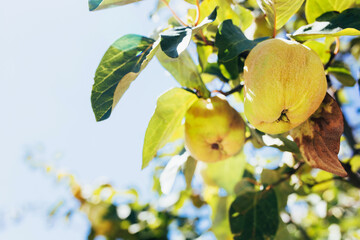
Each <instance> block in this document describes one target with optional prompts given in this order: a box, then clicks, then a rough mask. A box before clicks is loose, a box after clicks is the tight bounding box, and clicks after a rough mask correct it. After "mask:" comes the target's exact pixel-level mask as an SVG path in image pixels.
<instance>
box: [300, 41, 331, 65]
mask: <svg viewBox="0 0 360 240" xmlns="http://www.w3.org/2000/svg"><path fill="white" fill-rule="evenodd" d="M304 45H305V46H307V47H309V48H311V49H312V50H313V51H314V52H316V53H317V54H318V55H319V57H320V59H321V62H322V63H323V64H326V63H327V62H328V61H329V59H330V49H327V48H326V45H325V44H324V43H321V42H318V41H315V40H309V41H306V42H305V43H304Z"/></svg>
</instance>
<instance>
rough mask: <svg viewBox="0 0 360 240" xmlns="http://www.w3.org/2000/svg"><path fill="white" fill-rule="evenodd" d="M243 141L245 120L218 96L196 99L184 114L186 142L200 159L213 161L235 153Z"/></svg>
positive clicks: (223, 97)
mask: <svg viewBox="0 0 360 240" xmlns="http://www.w3.org/2000/svg"><path fill="white" fill-rule="evenodd" d="M244 142H245V123H244V121H243V120H242V118H241V116H240V115H239V113H238V112H237V111H236V110H235V109H233V108H232V107H231V106H230V104H229V103H228V102H227V101H226V98H225V96H223V95H218V96H215V97H211V98H208V99H203V98H200V99H198V100H197V101H196V102H195V103H194V104H193V105H192V106H191V107H190V108H189V110H188V111H187V113H186V115H185V144H186V147H187V149H188V150H189V151H190V153H191V155H192V156H193V157H194V158H195V159H196V160H199V161H203V162H216V161H220V160H224V159H226V158H229V157H231V156H233V155H235V154H236V153H238V152H239V151H240V150H241V148H242V147H243V145H244Z"/></svg>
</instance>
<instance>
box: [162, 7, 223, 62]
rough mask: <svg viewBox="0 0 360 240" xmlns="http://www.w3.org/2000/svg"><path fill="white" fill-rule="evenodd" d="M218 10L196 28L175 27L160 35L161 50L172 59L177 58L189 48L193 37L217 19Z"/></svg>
mask: <svg viewBox="0 0 360 240" xmlns="http://www.w3.org/2000/svg"><path fill="white" fill-rule="evenodd" d="M216 15H217V8H215V9H214V10H213V11H212V12H211V14H210V15H209V16H208V17H206V18H205V19H204V20H203V21H202V22H201V23H200V24H199V25H198V26H196V27H175V28H172V29H169V30H166V31H164V32H162V33H160V38H161V41H160V46H161V50H162V51H163V52H164V53H165V54H166V55H167V56H169V57H171V58H177V57H179V55H180V54H181V53H182V52H183V51H185V50H186V48H187V47H188V45H189V43H190V41H191V37H192V35H193V34H196V33H197V32H198V31H200V30H201V29H202V28H204V27H205V26H207V25H208V24H210V23H211V22H213V21H214V20H215V19H216Z"/></svg>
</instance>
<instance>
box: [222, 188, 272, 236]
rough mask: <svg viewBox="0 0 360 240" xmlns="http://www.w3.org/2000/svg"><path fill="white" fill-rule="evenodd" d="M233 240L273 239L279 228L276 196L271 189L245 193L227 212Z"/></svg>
mask: <svg viewBox="0 0 360 240" xmlns="http://www.w3.org/2000/svg"><path fill="white" fill-rule="evenodd" d="M229 217H230V227H231V232H232V233H233V234H234V240H248V239H256V240H265V239H273V238H274V236H275V234H276V231H277V229H278V226H279V214H278V206H277V199H276V194H275V191H274V190H273V189H271V188H270V189H269V190H264V191H261V192H245V193H243V194H241V195H239V196H238V197H237V198H236V199H235V201H234V202H233V203H232V204H231V207H230V210H229Z"/></svg>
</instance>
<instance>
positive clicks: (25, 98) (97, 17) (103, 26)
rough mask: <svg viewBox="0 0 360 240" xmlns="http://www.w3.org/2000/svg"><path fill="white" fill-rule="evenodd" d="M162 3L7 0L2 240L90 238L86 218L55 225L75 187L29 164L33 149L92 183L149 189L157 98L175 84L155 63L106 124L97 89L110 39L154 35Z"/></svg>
mask: <svg viewBox="0 0 360 240" xmlns="http://www.w3.org/2000/svg"><path fill="white" fill-rule="evenodd" d="M154 5H155V1H144V2H142V3H140V4H133V5H128V6H124V7H118V8H113V9H109V10H102V11H98V12H89V11H88V6H87V1H86V0H79V1H74V0H63V1H56V2H54V1H48V0H38V1H26V0H18V1H5V2H3V3H2V7H1V8H0V29H1V31H2V34H1V35H2V37H1V38H0V53H1V55H0V69H1V71H0V79H1V83H2V93H1V94H0V102H1V110H2V111H1V112H2V118H1V124H0V145H1V151H0V161H1V168H0V183H1V185H0V186H1V189H2V191H1V192H2V194H1V195H2V197H1V198H0V239H4V240H13V239H52V240H56V239H84V238H85V236H86V231H87V225H86V221H85V219H84V217H83V216H81V215H80V216H77V217H75V218H74V219H73V221H72V222H71V223H70V224H68V223H66V222H64V221H62V220H57V222H56V223H55V224H53V226H51V224H49V222H48V219H47V218H46V214H47V211H48V210H49V209H50V207H51V206H52V205H54V204H55V203H56V202H57V201H58V200H61V199H63V198H64V196H66V194H68V190H67V189H66V188H65V186H64V185H59V184H57V183H56V182H55V181H54V180H53V179H52V178H51V177H50V176H48V175H46V174H44V173H43V172H42V171H39V170H36V169H32V168H30V167H29V166H28V165H27V164H26V163H25V155H26V154H27V152H28V151H29V150H31V151H33V150H34V151H35V152H39V155H40V157H41V159H43V160H44V161H48V162H50V163H52V164H54V165H55V166H57V167H60V168H62V169H65V170H67V171H69V172H72V173H74V174H76V176H77V177H78V178H79V180H81V182H83V183H94V182H95V181H96V179H98V178H99V177H102V176H106V177H107V178H108V179H110V180H111V182H112V183H113V184H114V185H115V186H116V187H119V188H122V187H126V186H133V185H137V186H138V187H139V188H140V189H142V190H143V194H144V195H146V189H148V188H147V187H148V186H149V184H150V183H149V181H148V176H149V170H144V171H141V170H140V168H141V150H142V143H143V136H144V133H145V130H146V126H147V122H148V121H149V119H150V117H151V115H152V113H153V111H154V109H155V103H156V98H157V97H158V96H159V95H160V94H161V93H163V92H164V91H166V90H167V89H169V88H171V87H172V86H176V85H177V84H176V82H175V81H174V80H172V79H171V77H169V76H168V75H166V74H165V72H164V70H163V69H162V67H161V66H160V65H159V64H158V63H157V60H155V59H154V60H153V61H152V62H151V63H150V64H149V65H148V67H147V69H145V71H144V72H142V73H141V74H140V76H139V77H138V79H137V80H136V81H135V82H134V83H133V84H132V85H131V87H130V89H129V91H128V92H126V94H125V95H124V97H123V98H122V100H121V101H120V103H119V104H118V106H117V108H116V109H115V111H113V114H112V116H111V117H110V119H108V120H106V121H104V122H100V123H97V122H95V118H94V115H93V113H92V109H91V104H90V93H91V87H92V84H93V76H94V73H95V70H96V67H97V65H98V63H99V62H100V60H101V57H102V56H103V54H104V53H105V51H106V50H107V48H108V47H109V46H110V44H111V43H112V42H114V41H115V40H116V39H117V38H119V37H121V36H122V35H125V34H127V33H136V34H141V35H144V36H149V35H150V34H151V32H152V30H153V29H154V28H155V27H156V26H157V24H155V23H152V22H151V21H150V20H149V18H148V14H149V12H150V11H151V10H152V9H153V8H154ZM39 149H41V150H39ZM59 155H60V157H57V156H59ZM13 216H21V219H22V220H20V221H19V222H16V221H15V220H14V218H13Z"/></svg>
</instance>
